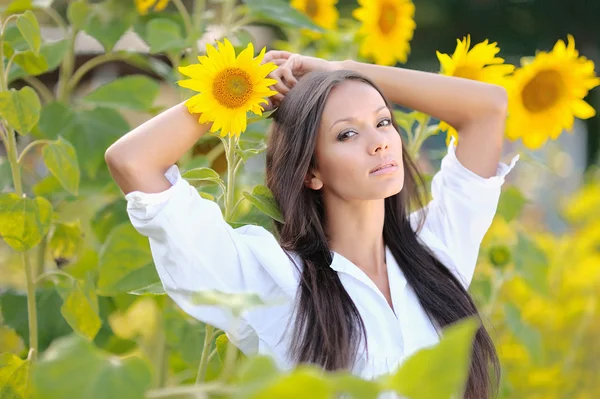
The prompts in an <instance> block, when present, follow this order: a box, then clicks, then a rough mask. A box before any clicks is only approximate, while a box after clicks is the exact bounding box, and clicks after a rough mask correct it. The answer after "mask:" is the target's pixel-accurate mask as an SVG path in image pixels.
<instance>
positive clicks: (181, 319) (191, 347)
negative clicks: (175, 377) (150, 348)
mask: <svg viewBox="0 0 600 399" xmlns="http://www.w3.org/2000/svg"><path fill="white" fill-rule="evenodd" d="M164 328H165V338H166V341H167V345H168V347H169V349H170V350H172V351H173V352H174V353H176V354H178V355H180V357H181V359H182V360H183V361H184V362H185V363H187V364H188V366H189V367H194V368H196V367H198V362H199V361H200V357H201V355H202V348H203V347H204V336H205V325H204V324H203V323H200V322H199V321H198V320H196V319H194V318H191V317H190V316H188V315H187V314H186V313H184V312H183V311H182V310H181V309H179V308H176V307H173V306H168V307H166V308H165V310H164Z"/></svg>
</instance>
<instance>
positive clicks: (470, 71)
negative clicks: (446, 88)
mask: <svg viewBox="0 0 600 399" xmlns="http://www.w3.org/2000/svg"><path fill="white" fill-rule="evenodd" d="M480 71H481V69H478V68H475V67H472V66H470V65H460V66H457V67H456V69H455V70H454V73H453V74H452V75H453V76H456V77H459V78H464V79H471V80H479V75H480V73H479V72H480Z"/></svg>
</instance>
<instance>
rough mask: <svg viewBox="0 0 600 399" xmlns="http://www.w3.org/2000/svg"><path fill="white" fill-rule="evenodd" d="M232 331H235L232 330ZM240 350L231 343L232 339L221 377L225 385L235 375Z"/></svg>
mask: <svg viewBox="0 0 600 399" xmlns="http://www.w3.org/2000/svg"><path fill="white" fill-rule="evenodd" d="M231 331H235V330H234V329H232V330H231ZM237 352H238V348H237V346H235V345H234V344H233V342H231V340H230V339H228V340H227V352H226V353H225V361H224V362H223V370H222V371H221V375H220V376H219V380H220V381H223V383H225V382H226V381H227V379H229V377H230V376H231V375H232V374H233V369H234V367H235V360H236V358H237Z"/></svg>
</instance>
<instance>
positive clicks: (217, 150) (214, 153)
mask: <svg viewBox="0 0 600 399" xmlns="http://www.w3.org/2000/svg"><path fill="white" fill-rule="evenodd" d="M224 151H225V146H224V145H223V144H222V143H221V142H220V141H219V143H218V144H217V145H216V146H214V147H213V148H211V149H210V151H208V152H207V153H206V158H207V159H208V164H209V165H212V163H213V162H214V161H215V160H216V159H217V158H218V157H219V156H220V155H221V154H222V153H223V152H224Z"/></svg>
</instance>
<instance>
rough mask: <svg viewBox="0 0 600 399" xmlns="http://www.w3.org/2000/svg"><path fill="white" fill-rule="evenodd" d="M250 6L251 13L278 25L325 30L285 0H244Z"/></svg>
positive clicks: (317, 30) (316, 30)
mask: <svg viewBox="0 0 600 399" xmlns="http://www.w3.org/2000/svg"><path fill="white" fill-rule="evenodd" d="M243 1H244V3H245V4H247V5H248V7H249V8H250V15H251V16H253V17H255V18H260V19H263V20H265V21H269V22H272V23H275V24H276V25H278V26H281V25H283V26H289V27H292V28H306V29H310V30H312V31H315V32H323V31H324V30H323V29H322V28H321V27H319V26H317V25H315V24H314V23H313V22H312V21H311V19H310V18H309V17H307V16H306V15H304V14H302V13H301V12H300V11H298V10H296V9H294V8H292V7H291V6H290V5H289V3H287V2H284V1H283V0H243Z"/></svg>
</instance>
